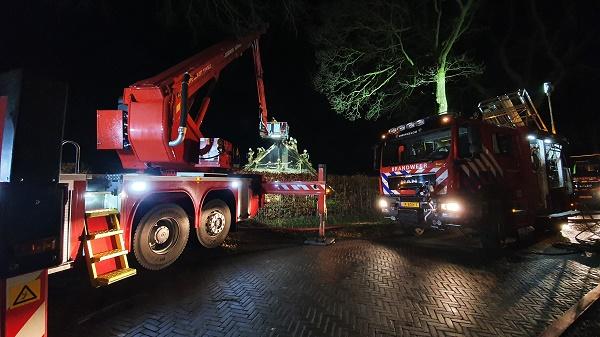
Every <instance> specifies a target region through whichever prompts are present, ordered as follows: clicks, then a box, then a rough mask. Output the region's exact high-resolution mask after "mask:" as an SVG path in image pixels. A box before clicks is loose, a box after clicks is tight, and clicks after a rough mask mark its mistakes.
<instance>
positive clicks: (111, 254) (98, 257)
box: [90, 249, 129, 263]
mask: <svg viewBox="0 0 600 337" xmlns="http://www.w3.org/2000/svg"><path fill="white" fill-rule="evenodd" d="M127 253H129V252H128V251H127V250H124V249H113V250H108V251H106V252H102V253H98V254H95V255H94V256H92V257H91V259H90V260H91V261H92V263H96V262H100V261H104V260H108V259H112V258H115V257H118V256H122V255H127Z"/></svg>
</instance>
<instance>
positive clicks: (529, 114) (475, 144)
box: [378, 90, 571, 248]
mask: <svg viewBox="0 0 600 337" xmlns="http://www.w3.org/2000/svg"><path fill="white" fill-rule="evenodd" d="M478 107H479V113H478V114H477V115H476V116H474V117H471V118H463V117H461V116H458V115H453V114H445V115H436V116H431V117H427V118H423V119H419V120H416V121H413V122H410V123H407V124H403V125H399V126H397V127H394V128H391V129H389V130H388V131H387V132H386V133H385V134H383V135H382V138H383V139H382V142H381V144H380V151H379V152H378V153H379V155H380V156H379V158H378V159H379V164H380V166H379V167H380V179H379V185H380V195H381V197H380V199H379V201H378V202H379V207H380V208H381V211H382V213H383V214H384V216H385V217H387V218H390V219H393V220H396V221H398V222H399V223H400V224H401V225H403V226H406V227H410V228H412V229H413V230H414V231H415V233H416V234H422V233H423V230H424V229H426V228H434V229H445V228H448V227H450V226H460V227H462V228H464V229H466V230H473V231H474V232H477V233H478V234H479V235H480V237H481V241H482V244H483V246H484V247H489V248H494V247H499V246H501V245H502V243H503V242H505V239H506V238H507V237H508V236H510V235H512V234H513V233H515V232H516V231H517V230H518V229H520V228H524V227H529V226H532V225H534V224H536V225H540V226H542V225H543V223H544V220H549V219H555V218H558V217H560V216H561V215H563V213H561V212H562V211H565V210H567V209H568V202H569V194H570V193H571V179H570V172H569V169H568V167H567V165H566V164H565V156H564V148H565V145H566V141H565V139H563V138H561V137H559V136H557V135H555V134H552V133H550V132H548V129H547V128H546V126H545V124H544V122H543V120H542V118H541V117H540V116H539V114H538V112H537V110H536V109H535V106H534V105H533V104H532V101H531V99H530V97H529V95H528V94H527V91H525V90H519V91H517V92H513V93H509V94H505V95H501V96H498V97H494V98H492V99H489V100H486V101H483V102H481V103H479V106H478ZM545 222H546V223H547V222H548V221H545Z"/></svg>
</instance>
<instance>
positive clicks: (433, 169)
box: [429, 167, 441, 172]
mask: <svg viewBox="0 0 600 337" xmlns="http://www.w3.org/2000/svg"><path fill="white" fill-rule="evenodd" d="M440 168H441V167H434V168H432V169H431V170H429V172H437V171H439V170H440Z"/></svg>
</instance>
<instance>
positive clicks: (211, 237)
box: [196, 199, 231, 248]
mask: <svg viewBox="0 0 600 337" xmlns="http://www.w3.org/2000/svg"><path fill="white" fill-rule="evenodd" d="M230 227H231V211H230V210H229V206H227V204H226V203H225V202H224V201H222V200H219V199H213V200H210V201H208V202H207V203H205V204H204V205H203V206H202V214H201V216H200V223H199V225H198V228H196V234H197V236H198V241H200V244H202V245H203V246H204V247H206V248H215V247H218V246H220V245H221V244H222V243H223V241H225V238H226V237H227V234H229V228H230Z"/></svg>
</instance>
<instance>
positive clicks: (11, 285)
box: [0, 32, 326, 337]
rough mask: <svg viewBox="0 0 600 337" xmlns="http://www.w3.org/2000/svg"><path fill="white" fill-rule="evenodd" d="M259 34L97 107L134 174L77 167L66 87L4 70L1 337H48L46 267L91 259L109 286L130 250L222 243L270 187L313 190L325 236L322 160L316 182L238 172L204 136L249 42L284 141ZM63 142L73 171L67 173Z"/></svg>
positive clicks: (120, 275) (105, 142) (263, 127)
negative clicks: (222, 83) (220, 84)
mask: <svg viewBox="0 0 600 337" xmlns="http://www.w3.org/2000/svg"><path fill="white" fill-rule="evenodd" d="M261 34H262V32H256V33H253V34H250V35H248V36H246V37H243V38H240V39H234V40H229V41H224V42H221V43H219V44H216V45H214V46H212V47H210V48H208V49H206V50H204V51H202V52H200V53H199V54H197V55H195V56H193V57H191V58H189V59H188V60H185V61H184V62H182V63H180V64H178V65H176V66H174V67H172V68H170V69H168V70H166V71H165V72H163V73H161V74H159V75H156V76H154V77H151V78H149V79H146V80H143V81H139V82H137V83H135V84H133V85H131V86H129V87H127V88H125V90H124V92H123V97H122V99H121V100H120V103H119V106H118V108H117V109H115V110H98V111H97V148H98V149H101V150H114V151H117V153H118V155H119V158H120V160H121V163H122V166H123V168H124V169H133V170H135V172H137V173H118V174H94V175H86V174H80V173H79V169H78V167H79V146H78V145H77V144H76V143H75V142H71V141H64V140H63V124H64V117H65V111H66V96H67V90H66V86H64V85H62V84H58V83H56V82H51V81H47V80H42V79H39V78H38V76H37V74H35V73H31V72H27V71H25V72H24V71H13V72H10V73H7V74H4V75H0V144H1V145H2V146H1V147H0V337H13V336H22V335H27V336H34V335H35V336H45V335H46V323H47V322H46V321H47V314H46V310H47V305H46V299H47V284H48V274H49V273H53V272H58V271H61V270H66V269H70V268H73V267H74V265H75V262H76V261H77V260H79V259H82V258H85V262H86V265H87V267H88V272H89V276H90V280H91V283H92V285H94V286H96V287H99V286H103V285H108V284H111V283H114V282H117V281H120V280H123V279H125V278H128V277H130V276H133V275H135V274H136V270H135V269H133V268H131V267H130V266H129V261H128V259H127V256H128V253H129V252H130V251H133V253H134V254H133V255H134V256H135V259H136V260H137V262H138V264H139V265H141V266H142V267H144V268H147V269H150V270H159V269H163V268H165V267H167V266H169V265H170V264H172V263H173V262H174V261H175V260H176V259H177V258H178V257H179V255H180V254H181V253H182V251H183V249H184V248H185V246H186V244H187V242H188V239H189V236H190V235H193V236H195V237H196V238H197V239H198V241H199V242H200V243H201V244H202V245H203V246H205V247H208V248H213V247H216V246H219V245H220V244H221V243H222V242H223V240H224V239H225V238H226V236H227V234H228V233H229V231H230V230H232V229H234V228H235V225H236V223H237V222H238V221H242V220H246V219H249V218H251V217H252V216H253V215H255V214H256V213H257V212H258V210H259V208H260V207H261V206H262V204H263V202H264V196H265V195H266V194H286V195H317V196H318V203H317V205H318V212H319V215H320V218H321V229H320V235H321V237H324V219H325V216H326V208H325V192H326V189H325V169H324V166H320V167H319V178H318V180H317V181H309V182H300V181H298V182H279V181H278V182H268V181H266V180H265V179H264V178H263V177H262V176H260V175H256V174H235V173H234V170H233V168H234V161H233V159H234V149H233V145H232V144H231V143H229V142H227V141H226V140H224V139H220V138H205V137H204V136H203V135H202V132H201V125H202V122H203V119H204V116H205V114H206V112H207V109H208V106H209V103H210V99H211V96H210V95H211V91H212V89H213V88H214V86H215V83H216V81H217V80H218V78H219V74H220V72H221V71H222V70H223V69H224V68H225V67H226V66H227V65H228V64H229V63H230V62H231V61H233V60H235V59H236V58H238V57H240V56H241V55H242V53H243V52H244V51H245V50H247V49H251V50H252V55H253V59H254V66H255V75H256V84H257V90H258V103H259V104H258V106H259V120H260V122H259V131H260V135H261V136H262V137H263V138H272V139H281V138H284V137H286V135H287V124H285V123H280V122H270V123H268V122H267V108H266V100H265V93H264V87H263V72H262V65H261V60H260V51H259V45H258V40H259V37H260V35H261ZM203 88H206V89H207V90H201V89H203ZM201 93H205V94H204V96H202V97H201V96H200V94H201ZM67 144H70V145H74V146H75V148H76V158H77V159H76V162H77V164H76V168H75V173H74V174H61V173H60V166H61V165H60V164H61V153H62V147H63V146H64V145H67Z"/></svg>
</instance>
